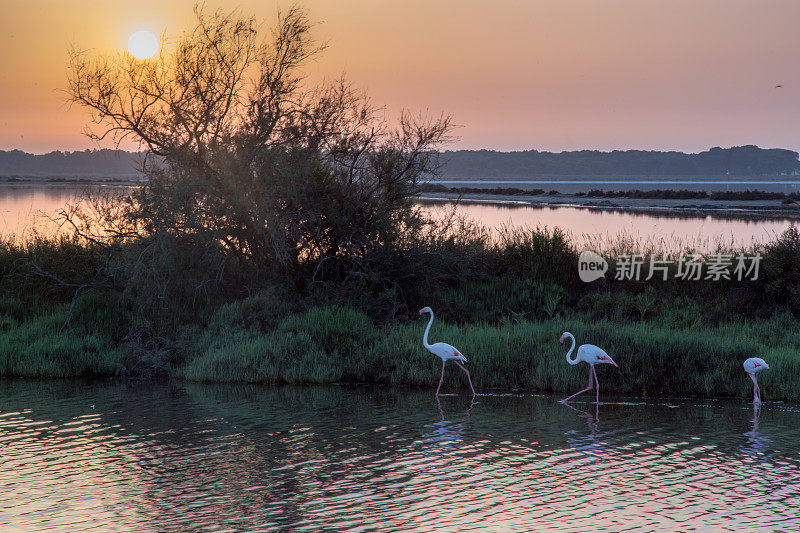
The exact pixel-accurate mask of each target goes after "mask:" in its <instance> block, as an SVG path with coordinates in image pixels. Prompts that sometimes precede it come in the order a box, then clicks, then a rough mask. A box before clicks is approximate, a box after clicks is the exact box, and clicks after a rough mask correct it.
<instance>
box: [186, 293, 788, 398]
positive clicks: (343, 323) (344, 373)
mask: <svg viewBox="0 0 800 533" xmlns="http://www.w3.org/2000/svg"><path fill="white" fill-rule="evenodd" d="M788 320H789V319H788V318H787V317H778V318H776V319H774V320H771V321H767V322H765V323H746V322H744V323H738V324H729V325H725V326H719V327H713V328H704V329H698V328H692V327H689V328H679V329H676V328H674V327H671V326H667V325H665V324H663V323H659V322H637V323H630V324H625V325H620V324H619V323H617V322H611V321H607V320H600V321H594V320H591V319H590V318H588V317H585V316H580V315H576V316H572V317H570V318H569V320H567V321H565V320H563V319H555V320H552V319H551V320H541V321H519V322H516V323H508V324H505V325H499V326H495V325H488V324H485V323H484V324H470V325H464V326H456V325H453V324H450V323H445V322H442V321H436V322H434V327H433V328H432V331H431V337H432V339H433V340H434V341H439V340H446V341H447V342H450V343H452V344H454V345H455V346H457V347H458V348H459V350H461V351H462V352H463V353H464V354H465V355H466V356H467V358H468V360H469V368H470V372H471V373H472V376H473V381H474V383H475V386H476V387H477V388H478V389H479V390H483V391H487V390H494V389H500V390H527V391H570V390H573V389H574V390H578V389H580V388H583V387H584V386H585V383H586V379H587V376H588V371H589V368H588V366H587V365H584V364H579V365H576V366H571V365H569V364H568V363H567V362H566V360H565V357H564V355H565V353H566V350H567V349H568V346H561V345H560V344H559V343H558V342H557V339H558V337H559V336H560V334H561V332H562V331H564V329H565V328H566V326H565V324H566V323H568V324H569V327H568V329H569V330H570V331H571V332H572V333H573V334H574V335H575V336H576V338H577V339H578V342H579V344H584V343H592V344H597V345H599V346H602V347H603V348H604V349H606V351H607V352H608V353H609V354H610V355H611V356H612V357H613V358H614V359H615V361H616V362H617V363H618V364H619V365H620V368H619V369H615V368H613V367H611V366H609V365H605V366H602V365H601V366H600V367H598V374H599V376H600V383H601V390H602V391H604V392H610V393H619V394H627V395H636V396H649V397H660V396H734V397H747V396H748V395H750V394H752V385H751V384H750V380H749V379H748V378H747V376H746V374H745V373H744V370H743V369H742V367H741V364H742V361H744V360H745V359H746V358H748V357H753V356H761V357H764V358H765V359H767V360H768V361H769V363H770V370H769V371H767V372H764V373H763V374H762V375H761V376H760V380H761V383H763V387H764V390H765V395H766V397H769V398H770V399H777V400H790V401H798V400H800V355H799V354H798V353H797V350H796V348H795V346H797V342H798V341H800V335H799V334H798V333H796V332H794V331H788V330H787V329H786V325H787V323H788ZM424 327H425V322H424V321H423V320H420V321H418V322H409V323H404V324H399V325H392V326H377V325H375V324H373V323H372V322H371V321H370V320H369V318H368V317H367V316H366V315H364V314H362V313H358V312H355V311H353V310H350V309H343V308H337V307H326V308H314V309H312V310H310V311H308V312H306V313H303V314H295V315H289V316H287V317H286V318H285V319H283V320H282V321H281V322H280V323H279V324H278V326H277V328H276V329H275V330H274V331H272V332H269V333H263V334H261V333H258V332H256V331H254V330H228V331H227V332H225V333H222V332H220V334H219V335H215V340H214V341H213V342H212V343H210V344H209V345H208V346H207V347H205V348H204V349H203V350H202V351H200V352H199V353H198V356H197V358H195V359H194V360H193V361H191V362H189V363H188V364H187V365H186V366H185V367H184V368H183V369H182V370H181V371H180V372H179V373H180V375H181V376H182V377H184V378H186V379H189V380H195V381H244V382H258V383H326V382H340V381H358V382H377V383H387V384H393V385H412V386H421V387H435V386H436V384H437V382H438V379H439V368H440V366H439V365H440V361H439V359H438V358H436V357H435V356H433V355H431V354H430V353H428V352H427V351H426V350H425V349H424V348H423V346H422V342H421V338H422V332H423V330H424ZM446 376H447V379H446V381H445V383H446V384H445V388H446V389H450V390H453V389H456V390H461V391H464V390H468V385H467V383H466V380H465V379H464V376H463V373H462V372H461V371H460V370H459V369H458V368H457V367H455V366H453V365H450V366H448V367H447V373H446Z"/></svg>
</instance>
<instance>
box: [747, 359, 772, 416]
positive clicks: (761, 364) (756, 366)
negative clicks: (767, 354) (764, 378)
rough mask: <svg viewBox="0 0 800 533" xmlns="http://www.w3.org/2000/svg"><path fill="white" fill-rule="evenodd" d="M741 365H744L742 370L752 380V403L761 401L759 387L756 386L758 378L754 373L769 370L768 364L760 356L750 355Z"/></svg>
mask: <svg viewBox="0 0 800 533" xmlns="http://www.w3.org/2000/svg"><path fill="white" fill-rule="evenodd" d="M742 366H743V367H744V371H745V372H747V373H748V374H749V375H750V379H752V380H753V403H754V404H757V403H761V389H760V388H759V387H758V378H757V377H756V374H758V373H759V372H761V371H762V370H769V365H768V364H767V363H766V361H764V360H763V359H761V358H760V357H751V358H750V359H748V360H747V361H745V362H744V363H743V364H742Z"/></svg>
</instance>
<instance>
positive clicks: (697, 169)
mask: <svg viewBox="0 0 800 533" xmlns="http://www.w3.org/2000/svg"><path fill="white" fill-rule="evenodd" d="M442 162H443V163H445V165H444V167H443V168H442V177H445V178H460V179H493V178H494V179H525V178H541V177H586V178H589V177H598V178H599V177H605V178H608V177H615V178H626V177H637V178H642V177H661V178H666V177H685V178H690V177H691V178H693V177H698V178H699V177H737V178H758V177H775V176H797V175H800V160H798V153H797V152H794V151H792V150H784V149H779V148H774V149H763V148H759V147H758V146H752V145H751V146H735V147H733V148H712V149H710V150H708V151H705V152H700V153H698V154H686V153H683V152H656V151H643V150H625V151H621V150H614V151H613V152H599V151H597V150H580V151H576V152H560V153H553V152H540V151H538V150H528V151H523V152H495V151H491V150H459V151H446V152H443V153H442Z"/></svg>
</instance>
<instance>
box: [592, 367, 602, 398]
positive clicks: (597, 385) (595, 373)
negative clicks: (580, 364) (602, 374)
mask: <svg viewBox="0 0 800 533" xmlns="http://www.w3.org/2000/svg"><path fill="white" fill-rule="evenodd" d="M592 374H594V384H595V385H596V387H595V389H597V396H596V398H595V400H594V401H595V404H597V405H600V383H599V382H598V381H597V370H595V369H594V367H592Z"/></svg>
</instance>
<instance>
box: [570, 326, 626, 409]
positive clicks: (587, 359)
mask: <svg viewBox="0 0 800 533" xmlns="http://www.w3.org/2000/svg"><path fill="white" fill-rule="evenodd" d="M566 337H569V338H570V339H572V347H571V348H570V349H569V351H568V352H567V362H568V363H569V364H571V365H577V364H578V363H580V362H581V361H583V362H584V363H589V386H588V387H586V388H585V389H583V390H581V391H578V392H576V393H575V394H573V395H572V396H570V397H569V398H564V399H563V400H561V401H562V402H566V401H568V400H570V399H572V398H574V397H575V396H577V395H578V394H581V393H583V392H586V391H590V390H592V377H594V385H596V386H597V398H596V402H597V403H600V383H598V382H597V372H596V371H595V369H594V365H596V364H598V363H609V364H612V365H614V366H617V363H615V362H614V361H613V360H612V359H611V358H610V357H609V356H608V354H607V353H606V352H605V351H603V349H602V348H598V347H597V346H595V345H594V344H582V345H581V346H580V347H579V348H578V354H577V355H576V356H575V358H574V359H570V358H569V356H570V354H571V353H572V350H574V349H575V344H576V343H575V337H573V336H572V333H570V332H569V331H565V332H564V333H563V334H562V335H561V338H560V339H558V342H560V343H561V344H564V339H565V338H566Z"/></svg>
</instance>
